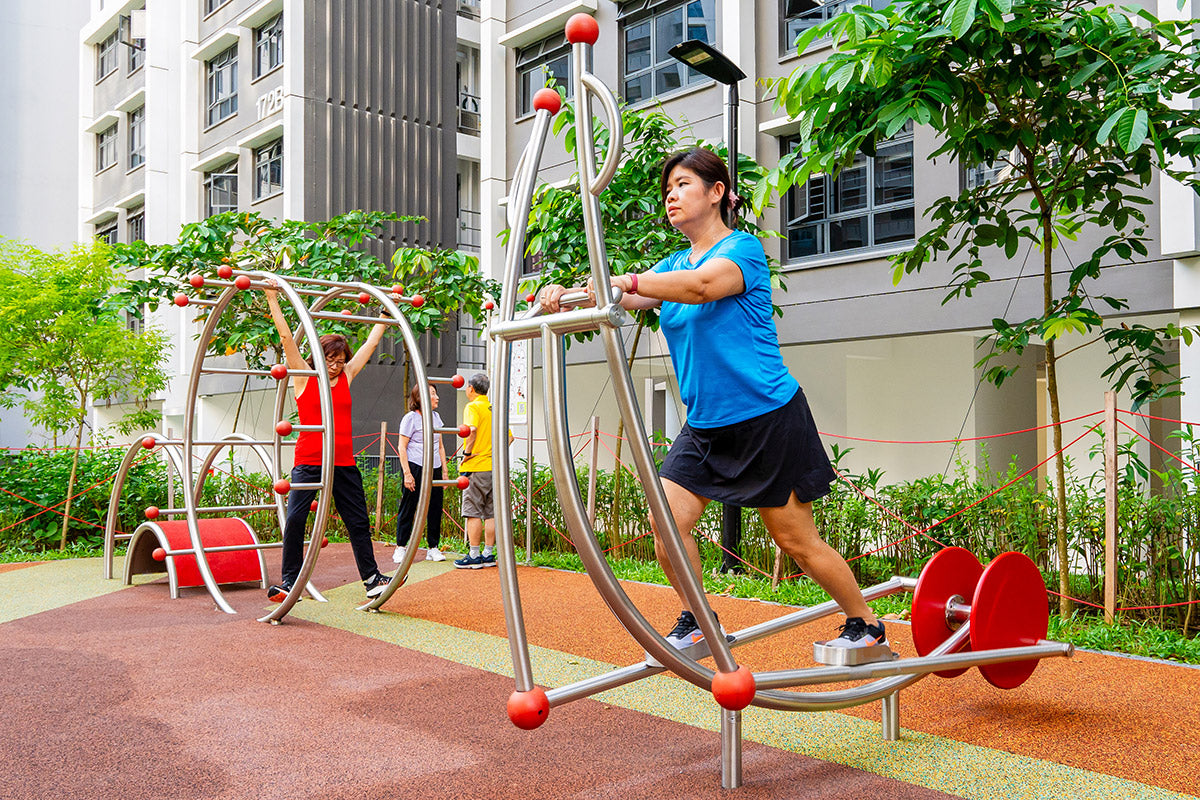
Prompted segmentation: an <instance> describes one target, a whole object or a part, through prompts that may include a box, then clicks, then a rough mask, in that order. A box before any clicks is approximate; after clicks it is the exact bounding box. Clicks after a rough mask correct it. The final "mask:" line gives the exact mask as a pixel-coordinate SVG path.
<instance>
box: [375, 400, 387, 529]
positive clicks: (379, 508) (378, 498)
mask: <svg viewBox="0 0 1200 800" xmlns="http://www.w3.org/2000/svg"><path fill="white" fill-rule="evenodd" d="M386 470H387V420H386V419H385V420H384V421H383V422H381V423H379V477H378V479H377V480H376V481H375V538H376V539H383V538H384V536H383V474H384V472H385V471H386Z"/></svg>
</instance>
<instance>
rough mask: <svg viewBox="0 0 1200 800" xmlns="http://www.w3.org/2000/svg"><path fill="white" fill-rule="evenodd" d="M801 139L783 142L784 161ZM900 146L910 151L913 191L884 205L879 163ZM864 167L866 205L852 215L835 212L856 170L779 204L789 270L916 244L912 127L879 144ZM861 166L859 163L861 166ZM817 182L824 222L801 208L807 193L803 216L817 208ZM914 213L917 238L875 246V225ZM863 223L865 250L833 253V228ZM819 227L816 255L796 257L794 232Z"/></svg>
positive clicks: (819, 178) (811, 181)
mask: <svg viewBox="0 0 1200 800" xmlns="http://www.w3.org/2000/svg"><path fill="white" fill-rule="evenodd" d="M797 141H798V140H797V137H794V136H789V137H783V138H781V139H780V155H781V156H782V155H785V154H787V153H788V152H789V151H790V149H791V148H792V147H794V146H795V144H796V142H797ZM897 146H901V147H903V146H907V148H908V159H909V176H910V177H909V185H908V197H907V198H904V199H901V200H893V201H885V202H879V201H878V197H877V194H878V192H879V191H880V189H881V188H884V187H883V186H882V185H881V183H880V180H879V176H878V175H877V174H876V171H877V169H878V164H879V160H880V159H881V158H882V157H883V156H884V153H885V151H886V150H887V149H888V148H895V147H897ZM860 157H861V158H862V159H863V161H862V164H863V166H865V168H866V169H865V173H864V179H863V184H862V186H861V191H862V193H863V195H864V197H865V203H864V205H862V206H860V207H856V208H853V209H850V210H847V211H835V210H832V209H834V208H836V206H837V203H838V200H839V190H840V189H842V188H844V184H842V183H841V182H842V181H844V180H845V179H846V178H847V173H848V172H849V171H850V170H851V169H854V168H855V167H854V166H853V165H852V166H851V167H847V168H846V169H844V170H842V172H841V173H839V175H838V177H837V178H834V179H832V180H831V179H830V178H829V176H827V175H813V176H812V177H810V178H809V179H808V180H807V181H805V183H804V185H803V186H793V187H792V188H791V189H789V190H788V192H787V194H786V195H785V197H784V198H783V202H782V203H780V209H779V214H780V221H779V227H780V233H782V234H783V258H782V259H781V260H782V261H783V263H784V264H785V265H789V266H792V265H795V266H803V265H804V264H805V263H806V262H809V261H815V260H823V259H828V258H837V257H841V256H852V255H861V254H864V253H871V252H872V251H876V250H885V249H892V248H895V247H899V246H903V245H905V244H908V243H910V242H913V241H915V239H916V161H915V159H914V154H913V133H912V125H911V123H910V124H909V125H908V126H906V128H905V129H903V130H901V131H900V133H898V134H897V135H896V136H894V137H892V138H891V139H889V140H887V141H886V142H880V143H879V144H878V145H877V146H876V155H875V156H865V155H861V156H860ZM857 163H858V162H857V161H856V164H857ZM814 181H820V182H821V186H820V189H819V190H817V191H819V192H821V193H822V195H821V203H822V209H821V211H820V212H819V213H820V216H815V215H814V214H812V213H804V214H799V213H798V210H797V206H798V205H799V203H800V202H801V201H800V200H798V199H797V193H798V192H804V193H805V194H806V195H807V196H806V197H805V198H804V200H803V203H804V207H803V210H804V211H805V212H807V211H809V210H810V208H811V202H812V199H811V198H812V196H813V195H812V192H813V190H814ZM906 209H911V211H912V220H913V235H912V236H910V237H907V238H904V239H893V240H891V241H887V242H878V241H876V220H877V218H878V217H880V216H882V215H886V214H891V213H894V212H897V211H904V210H906ZM858 219H863V220H864V227H865V231H866V244H864V245H860V246H858V247H843V248H840V249H836V250H835V249H833V247H832V243H831V239H832V237H831V232H830V228H831V226H832V225H836V224H838V223H842V222H850V221H853V220H858ZM812 227H816V228H817V229H818V247H817V249H816V251H815V252H812V253H806V254H803V255H793V254H792V238H791V235H792V232H793V231H794V230H801V229H804V228H812Z"/></svg>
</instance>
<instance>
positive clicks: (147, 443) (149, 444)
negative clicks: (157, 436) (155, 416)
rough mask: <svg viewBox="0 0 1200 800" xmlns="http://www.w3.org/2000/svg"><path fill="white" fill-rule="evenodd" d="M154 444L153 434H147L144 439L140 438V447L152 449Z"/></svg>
mask: <svg viewBox="0 0 1200 800" xmlns="http://www.w3.org/2000/svg"><path fill="white" fill-rule="evenodd" d="M156 444H157V442H156V441H155V440H154V437H153V436H147V437H146V438H145V439H142V447H144V448H146V449H147V450H153V449H154V446H155V445H156Z"/></svg>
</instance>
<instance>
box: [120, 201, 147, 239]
mask: <svg viewBox="0 0 1200 800" xmlns="http://www.w3.org/2000/svg"><path fill="white" fill-rule="evenodd" d="M125 226H126V231H127V232H128V233H129V239H128V241H130V242H144V241H146V208H145V206H138V207H137V208H134V209H130V211H129V215H128V216H127V217H126V218H125Z"/></svg>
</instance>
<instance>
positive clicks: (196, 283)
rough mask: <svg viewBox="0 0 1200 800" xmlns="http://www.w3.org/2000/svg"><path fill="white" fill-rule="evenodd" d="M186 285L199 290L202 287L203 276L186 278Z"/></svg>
mask: <svg viewBox="0 0 1200 800" xmlns="http://www.w3.org/2000/svg"><path fill="white" fill-rule="evenodd" d="M188 283H190V284H191V285H192V286H193V288H196V289H199V288H200V287H201V286H203V285H204V276H203V275H193V276H191V277H190V278H188Z"/></svg>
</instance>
